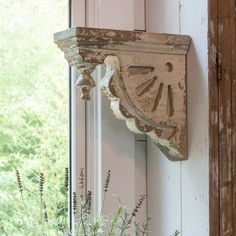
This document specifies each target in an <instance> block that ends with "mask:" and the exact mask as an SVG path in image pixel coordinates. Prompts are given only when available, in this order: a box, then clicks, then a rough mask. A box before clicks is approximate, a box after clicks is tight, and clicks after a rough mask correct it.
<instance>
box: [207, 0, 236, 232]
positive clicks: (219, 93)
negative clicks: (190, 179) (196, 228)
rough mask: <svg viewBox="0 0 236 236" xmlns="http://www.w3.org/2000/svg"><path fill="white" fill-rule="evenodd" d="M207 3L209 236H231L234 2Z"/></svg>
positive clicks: (234, 213) (235, 220)
mask: <svg viewBox="0 0 236 236" xmlns="http://www.w3.org/2000/svg"><path fill="white" fill-rule="evenodd" d="M209 3H210V11H209V16H210V19H211V21H210V28H209V36H210V41H209V48H210V52H211V55H212V54H213V53H212V52H214V51H215V53H214V54H215V55H214V54H213V55H214V56H212V57H210V58H209V61H210V63H211V64H212V67H210V68H209V69H210V70H209V80H210V82H211V83H210V85H211V87H210V90H212V92H211V94H212V96H210V105H211V106H210V114H212V117H215V118H214V119H212V120H210V128H211V130H210V131H212V133H210V140H211V142H210V160H211V161H210V178H211V184H212V185H211V186H210V203H211V204H210V228H211V232H210V233H211V234H210V235H211V236H213V235H214V236H215V235H216V236H218V235H219V236H224V235H227V236H233V235H235V234H236V229H235V225H236V200H235V197H236V181H235V179H236V174H235V173H236V161H235V158H236V155H235V149H236V125H235V118H236V117H235V114H236V105H235V94H236V86H235V83H236V82H235V81H236V69H235V59H236V58H235V53H236V45H235V40H236V31H235V28H236V21H235V18H236V15H235V1H233V0H231V1H228V2H225V1H223V0H218V1H209ZM226 41H227V43H225V42H226ZM213 49H214V50H213ZM216 52H218V60H216V59H217V55H216ZM214 64H215V67H214ZM213 79H215V81H217V82H215V81H213ZM213 95H214V97H213ZM213 121H214V122H213ZM214 133H215V134H216V135H215V136H213V134H214Z"/></svg>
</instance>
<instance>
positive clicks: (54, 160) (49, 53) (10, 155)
mask: <svg viewBox="0 0 236 236" xmlns="http://www.w3.org/2000/svg"><path fill="white" fill-rule="evenodd" d="M0 15H1V20H0V28H1V30H0V54H1V57H0V67H1V70H0V126H1V129H0V173H1V178H0V208H1V211H0V220H1V225H4V227H5V229H6V231H7V232H8V235H12V236H14V235H17V236H20V235H25V234H24V230H26V229H25V225H24V224H23V221H22V219H24V217H26V215H25V214H26V213H25V209H24V207H23V205H22V204H21V203H20V199H19V196H20V195H19V194H18V190H17V188H16V181H15V169H19V171H20V173H21V175H22V181H23V185H24V188H25V191H24V194H25V195H26V196H25V199H26V201H27V202H26V204H27V208H28V209H27V210H28V212H34V215H33V216H34V217H35V218H36V219H37V217H39V215H40V213H39V208H40V207H39V206H40V203H39V198H37V197H35V196H37V194H38V193H37V191H38V190H37V188H38V178H39V173H40V172H44V174H45V198H46V199H47V208H48V213H49V216H52V215H53V213H54V212H58V217H57V219H58V222H53V224H56V225H59V227H60V225H61V224H62V222H64V219H62V214H61V211H62V209H63V208H64V206H65V202H64V197H63V190H62V188H61V186H63V183H64V173H63V169H64V168H65V167H66V166H67V165H68V164H67V161H68V158H67V157H68V146H69V145H68V123H69V121H68V97H69V92H68V90H69V86H68V80H67V78H68V66H67V63H66V61H65V60H64V59H63V56H62V55H61V53H60V51H59V50H58V49H57V47H56V45H55V44H54V42H53V33H55V32H57V31H60V30H63V29H66V28H67V27H68V6H67V1H65V0H50V1H41V0H34V1H31V0H23V1H18V0H5V1H2V2H1V8H0ZM33 216H32V217H33ZM0 234H1V232H0Z"/></svg>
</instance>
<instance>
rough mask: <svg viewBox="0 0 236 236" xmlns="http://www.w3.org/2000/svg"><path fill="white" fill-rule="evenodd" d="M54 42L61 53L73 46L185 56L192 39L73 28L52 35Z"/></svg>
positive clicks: (146, 33) (183, 36) (173, 35)
mask: <svg viewBox="0 0 236 236" xmlns="http://www.w3.org/2000/svg"><path fill="white" fill-rule="evenodd" d="M72 41H73V43H72ZM54 42H55V43H56V44H57V45H58V46H59V47H60V48H63V49H64V50H63V51H65V50H66V51H67V50H70V49H71V48H72V46H74V47H79V48H83V47H86V49H89V48H92V49H94V48H99V49H107V50H122V51H136V52H137V51H138V52H146V53H148V52H149V53H163V54H175V55H178V54H180V55H186V54H187V52H188V49H189V46H190V44H191V38H190V37H189V36H187V35H176V34H159V33H149V32H140V31H126V30H112V29H98V28H88V27H76V28H70V29H68V30H65V31H61V32H58V33H55V34H54Z"/></svg>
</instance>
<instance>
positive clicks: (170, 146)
mask: <svg viewBox="0 0 236 236" xmlns="http://www.w3.org/2000/svg"><path fill="white" fill-rule="evenodd" d="M104 63H105V65H106V74H105V76H104V77H103V78H102V81H101V83H100V89H101V91H102V93H103V94H104V95H105V96H106V97H107V98H108V99H109V100H110V107H111V110H112V111H113V113H114V115H115V116H116V118H117V119H120V120H124V121H125V122H126V126H127V127H128V129H129V130H130V131H132V132H134V133H137V134H147V135H148V136H149V137H151V138H152V140H153V141H154V143H155V144H156V145H157V146H158V147H159V149H160V150H161V151H162V152H163V153H164V154H165V155H166V157H167V158H168V159H169V160H171V161H180V160H186V156H185V154H183V153H181V152H180V151H179V150H178V148H177V147H176V145H175V144H174V143H173V142H172V141H171V140H169V139H168V138H167V137H166V138H159V137H158V136H157V134H156V133H155V132H154V130H153V129H152V130H151V131H149V132H143V131H141V130H140V129H139V128H138V127H137V125H136V124H137V117H128V116H125V115H124V112H122V111H121V102H120V98H119V97H117V96H116V95H115V94H113V92H112V90H111V89H110V81H111V79H112V78H113V77H119V76H120V63H119V59H118V57H116V56H107V57H106V59H105V60H104ZM131 109H132V107H131ZM141 122H142V121H141ZM160 126H162V125H160Z"/></svg>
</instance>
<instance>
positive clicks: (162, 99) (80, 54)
mask: <svg viewBox="0 0 236 236" xmlns="http://www.w3.org/2000/svg"><path fill="white" fill-rule="evenodd" d="M54 40H55V43H56V44H57V45H58V47H59V48H60V49H61V50H62V51H63V52H64V53H65V58H66V59H67V61H68V62H69V65H70V66H76V68H77V70H78V72H79V73H80V76H79V78H78V81H77V86H78V87H79V88H80V89H81V90H82V99H85V100H89V99H90V90H91V89H92V88H93V87H94V86H95V82H94V80H93V79H92V78H91V75H90V74H91V72H92V71H93V70H94V69H95V67H96V66H97V65H99V64H104V63H105V65H106V74H105V76H104V78H103V79H102V81H101V90H102V92H103V93H104V94H105V95H106V96H107V97H108V99H109V100H110V102H111V109H112V110H113V112H114V114H115V116H116V117H117V118H119V119H122V120H124V121H125V122H126V124H127V126H128V128H129V129H130V130H131V131H133V132H135V133H142V134H147V135H149V136H150V137H151V138H152V139H153V141H154V142H155V143H156V145H157V146H158V147H159V148H160V150H161V151H162V152H163V153H164V154H165V155H166V156H167V157H168V158H169V159H170V160H173V161H178V160H186V159H187V153H188V151H187V146H188V145H187V143H188V140H187V102H186V100H187V97H186V92H187V91H186V65H187V61H186V55H187V52H188V49H189V46H190V42H191V40H190V37H189V36H183V35H169V34H157V33H146V32H133V31H120V30H107V29H93V28H82V27H78V28H73V29H69V30H66V31H63V32H59V33H56V34H55V35H54Z"/></svg>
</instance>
